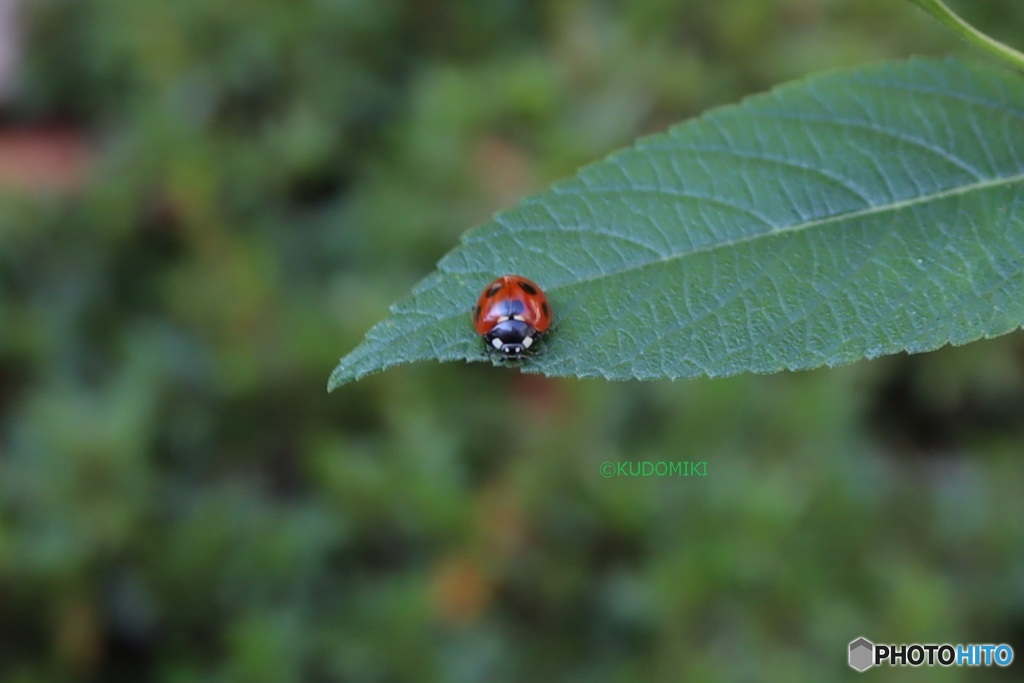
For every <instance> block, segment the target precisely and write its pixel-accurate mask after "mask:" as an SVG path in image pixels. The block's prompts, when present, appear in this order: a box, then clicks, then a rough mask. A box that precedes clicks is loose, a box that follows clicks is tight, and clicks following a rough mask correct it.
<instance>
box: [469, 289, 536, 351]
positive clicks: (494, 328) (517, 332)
mask: <svg viewBox="0 0 1024 683" xmlns="http://www.w3.org/2000/svg"><path fill="white" fill-rule="evenodd" d="M550 326H551V306H550V305H549V304H548V297H547V295H546V294H544V292H543V290H541V288H540V287H538V286H537V283H536V282H534V281H532V280H528V279H526V278H525V277H523V276H522V275H503V276H501V277H499V278H498V279H497V280H495V281H494V282H492V283H491V284H489V285H487V287H486V288H485V289H484V292H483V294H481V295H480V299H478V300H477V302H476V306H475V307H474V308H473V327H474V328H476V331H477V332H478V333H480V334H481V335H483V338H484V341H485V342H487V345H488V346H490V347H493V348H494V349H496V350H498V351H499V352H501V354H502V355H503V356H504V357H506V358H520V357H522V355H523V354H525V353H526V351H527V350H528V349H529V348H530V347H531V346H532V345H533V343H534V342H536V341H537V340H538V339H539V338H540V336H541V335H542V334H544V332H546V331H547V329H548V328H549V327H550Z"/></svg>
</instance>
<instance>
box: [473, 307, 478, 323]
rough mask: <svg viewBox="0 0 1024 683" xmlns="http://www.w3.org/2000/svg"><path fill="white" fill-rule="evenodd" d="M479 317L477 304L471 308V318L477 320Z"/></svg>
mask: <svg viewBox="0 0 1024 683" xmlns="http://www.w3.org/2000/svg"><path fill="white" fill-rule="evenodd" d="M479 319H480V306H479V304H478V305H477V306H476V307H474V308H473V320H479Z"/></svg>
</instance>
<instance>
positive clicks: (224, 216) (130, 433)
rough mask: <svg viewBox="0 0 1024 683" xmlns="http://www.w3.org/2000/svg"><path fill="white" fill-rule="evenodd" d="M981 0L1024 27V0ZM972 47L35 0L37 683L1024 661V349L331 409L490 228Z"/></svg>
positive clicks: (816, 677) (872, 28)
mask: <svg viewBox="0 0 1024 683" xmlns="http://www.w3.org/2000/svg"><path fill="white" fill-rule="evenodd" d="M968 5H970V6H968ZM958 6H959V7H960V8H962V9H965V10H967V11H968V16H969V17H970V18H971V19H972V20H973V21H975V22H976V23H977V24H979V25H980V26H981V27H982V28H984V29H986V30H988V31H990V32H991V33H993V34H994V35H996V36H998V37H1001V38H1003V39H1004V40H1007V41H1008V42H1011V43H1015V44H1017V45H1018V47H1019V46H1020V45H1021V44H1022V43H1024V40H1022V39H1021V36H1024V11H1022V8H1021V6H1020V1H1019V0H985V2H977V3H959V5H958ZM950 52H954V53H955V52H965V48H963V47H962V46H961V45H960V44H959V43H958V42H957V41H956V39H955V38H954V37H952V36H951V35H950V34H949V33H948V32H946V31H945V29H943V28H942V27H940V26H939V25H938V24H936V23H935V22H933V21H932V20H931V19H929V18H928V17H926V16H925V15H923V14H921V13H920V12H918V11H917V10H916V9H915V8H913V7H912V6H911V5H910V4H909V3H907V2H899V1H897V0H856V1H852V0H779V1H777V2H764V0H637V1H630V2H626V1H625V0H622V1H620V2H615V1H612V0H544V1H540V2H523V1H521V0H418V1H415V2H411V1H407V2H399V1H398V0H174V1H173V2H166V1H162V0H75V1H73V0H25V1H22V2H16V1H15V0H0V681H4V682H14V683H30V682H31V683H36V682H42V681H47V682H49V681H114V682H117V681H125V682H127V681H160V682H167V683H172V682H175V683H176V682H184V681H209V682H220V681H225V682H227V681H251V682H255V683H260V682H264V681H266V682H268V683H269V682H278V681H282V682H285V681H356V682H368V683H376V682H381V683H384V682H389V681H452V682H455V683H464V682H465V683H469V682H477V681H481V682H484V681H486V682H501V681H527V680H534V681H580V682H583V681H586V682H587V683H600V682H601V681H683V680H686V681H752V682H753V681H831V680H845V679H852V678H854V677H855V676H857V675H859V674H855V673H854V672H853V671H852V670H850V669H849V668H848V667H847V665H846V647H847V643H848V642H849V641H850V640H852V639H854V638H855V637H857V636H861V635H863V636H866V637H868V638H870V639H872V640H874V641H876V642H954V643H955V642H997V643H998V642H1007V643H1010V644H1012V645H1014V646H1016V647H1017V652H1018V661H1017V662H1016V665H1015V666H1014V667H1013V668H1011V669H1010V670H1008V671H1003V670H994V669H993V670H948V671H947V670H942V671H935V670H929V669H927V668H924V669H920V670H914V669H903V670H898V671H897V670H877V671H872V672H869V673H867V674H860V675H865V676H869V675H870V676H872V677H873V679H874V680H900V681H933V680H939V681H982V680H992V681H999V680H1006V681H1008V680H1019V676H1020V674H1019V672H1020V667H1021V666H1022V664H1021V659H1020V658H1024V524H1022V520H1024V495H1022V494H1024V476H1022V475H1024V460H1022V456H1024V453H1022V451H1024V339H1022V337H1021V336H1020V335H1019V334H1015V335H1010V336H1007V337H1003V338H1001V339H997V340H993V341H986V342H980V343H976V344H972V345H969V346H967V347H963V348H957V349H945V350H942V351H939V352H936V353H932V354H926V355H920V356H915V357H905V356H898V357H890V358H886V359H882V360H880V361H877V362H872V363H862V364H858V365H855V366H850V367H844V368H839V369H834V370H822V371H816V372H808V373H800V374H782V375H776V376H763V377H755V376H741V377H736V378H732V379H726V380H715V381H685V382H674V383H671V382H651V383H643V384H641V383H619V384H608V383H603V382H599V381H573V380H548V379H545V378H540V377H533V376H530V377H527V376H520V375H519V374H518V373H517V372H515V371H513V370H503V369H499V368H493V367H490V366H489V365H485V364H475V365H464V364H449V365H429V364H425V365H419V366H410V367H403V368H398V369H394V370H391V371H389V372H387V373H384V374H381V375H377V376H374V377H371V378H367V379H365V380H364V381H361V382H359V383H356V384H352V385H348V386H345V387H343V388H341V389H340V390H338V391H337V392H335V393H334V394H332V395H327V394H326V393H325V391H324V387H325V383H326V379H327V375H328V373H329V372H330V370H331V369H332V367H333V366H334V364H335V362H336V361H337V358H338V357H339V356H340V355H342V354H343V353H346V352H348V351H349V350H351V349H352V348H353V347H354V346H355V345H356V344H357V343H358V342H359V340H360V339H361V338H362V335H363V334H364V333H365V332H366V330H367V329H368V328H369V327H370V326H371V325H372V324H373V323H375V322H376V321H378V320H379V319H380V318H382V317H383V316H384V315H385V313H386V310H387V306H388V304H389V303H391V302H392V301H394V300H396V299H397V298H400V297H401V296H402V295H403V294H404V293H406V292H407V291H408V290H409V288H410V287H411V286H412V285H413V284H414V283H415V282H416V281H418V280H419V279H420V278H422V277H423V276H424V275H426V274H427V273H428V272H429V271H430V270H431V269H432V267H433V265H434V263H435V262H436V261H437V259H438V258H440V257H441V256H442V255H443V254H444V253H445V252H446V251H448V250H449V249H450V248H452V247H453V246H454V245H455V244H456V242H457V240H458V238H459V236H460V235H461V234H462V232H463V231H465V230H466V229H467V228H469V227H471V226H473V225H475V224H478V223H480V222H483V221H485V220H487V219H488V217H489V216H490V215H491V213H492V212H493V211H495V210H498V209H500V208H503V207H508V206H511V205H513V204H515V202H516V201H517V200H518V199H520V198H522V197H523V196H524V195H526V194H528V193H530V192H534V191H538V190H540V189H543V188H544V187H545V185H546V184H547V183H548V182H550V181H552V180H554V179H556V178H559V177H562V176H565V175H568V174H571V173H573V172H574V170H575V169H576V168H578V167H579V166H580V165H582V164H585V163H588V162H591V161H594V160H596V159H599V158H600V157H602V156H603V155H605V154H606V153H608V152H610V151H612V150H614V149H615V148H617V147H619V146H622V145H624V144H628V143H629V142H630V141H631V140H633V139H634V138H635V137H636V136H638V135H640V134H643V133H648V132H654V131H659V130H662V129H664V128H665V127H666V126H668V125H670V124H671V123H673V122H676V121H680V120H683V119H685V118H687V117H690V116H693V115H695V114H697V113H699V112H701V111H702V110H704V109H706V108H708V107H711V106H715V105H720V104H726V103H730V102H734V101H736V100H738V99H739V98H741V97H743V96H744V95H747V94H750V93H753V92H757V91H761V90H764V89H767V88H769V87H771V86H773V85H775V84H778V83H781V82H783V81H786V80H790V79H794V78H800V77H804V76H806V75H809V74H812V73H814V72H816V71H820V70H822V69H826V68H834V67H842V66H850V65H858V64H865V63H869V62H874V61H877V60H880V59H886V58H901V57H905V56H908V55H911V54H947V53H950ZM482 284H483V283H481V285H482ZM468 306H469V302H467V310H468ZM466 330H467V334H471V329H470V325H469V320H468V315H467V324H466ZM621 460H652V461H678V460H696V461H707V462H708V467H707V470H708V476H707V477H706V478H701V479H677V478H649V479H621V478H612V479H605V478H603V477H602V476H601V475H600V472H599V467H600V465H601V463H603V462H605V461H616V462H617V461H621Z"/></svg>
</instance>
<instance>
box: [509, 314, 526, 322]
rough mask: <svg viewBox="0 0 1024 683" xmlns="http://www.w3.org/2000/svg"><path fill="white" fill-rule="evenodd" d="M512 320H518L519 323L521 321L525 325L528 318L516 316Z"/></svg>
mask: <svg viewBox="0 0 1024 683" xmlns="http://www.w3.org/2000/svg"><path fill="white" fill-rule="evenodd" d="M512 319H513V320H518V321H519V322H521V323H525V322H526V318H524V317H523V316H521V315H514V316H512Z"/></svg>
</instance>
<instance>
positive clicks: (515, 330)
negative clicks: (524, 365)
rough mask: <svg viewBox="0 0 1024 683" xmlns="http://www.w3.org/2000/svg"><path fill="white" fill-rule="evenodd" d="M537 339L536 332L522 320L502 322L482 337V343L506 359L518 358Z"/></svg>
mask: <svg viewBox="0 0 1024 683" xmlns="http://www.w3.org/2000/svg"><path fill="white" fill-rule="evenodd" d="M536 339H537V330H535V329H534V328H533V326H532V325H530V324H529V323H526V322H523V321H522V320H504V321H502V322H500V323H498V324H497V325H495V326H494V327H493V328H492V329H491V331H490V332H488V333H487V334H486V335H484V341H486V342H487V343H488V344H490V345H491V346H492V347H494V348H495V349H496V350H497V351H499V352H500V353H501V354H502V355H503V356H505V357H506V358H518V357H520V356H522V355H523V354H524V353H526V351H527V350H528V349H529V348H530V346H531V345H532V344H533V342H534V341H536Z"/></svg>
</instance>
